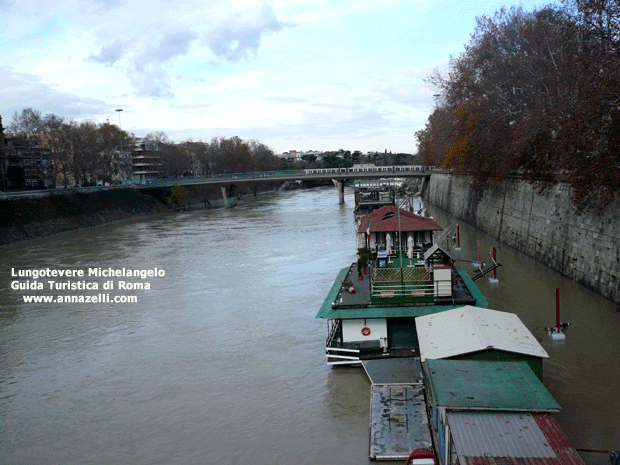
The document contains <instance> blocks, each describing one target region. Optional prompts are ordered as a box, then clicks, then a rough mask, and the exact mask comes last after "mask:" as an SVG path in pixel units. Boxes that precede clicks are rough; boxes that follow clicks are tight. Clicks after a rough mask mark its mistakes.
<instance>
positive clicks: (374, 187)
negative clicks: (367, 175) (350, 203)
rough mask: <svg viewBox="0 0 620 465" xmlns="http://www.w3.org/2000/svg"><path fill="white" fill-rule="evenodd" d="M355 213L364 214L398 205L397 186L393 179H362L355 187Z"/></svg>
mask: <svg viewBox="0 0 620 465" xmlns="http://www.w3.org/2000/svg"><path fill="white" fill-rule="evenodd" d="M354 197H355V213H358V214H364V213H368V212H372V211H374V210H376V209H378V208H381V207H384V206H387V205H395V204H396V184H395V183H394V180H392V179H374V180H367V179H362V180H359V181H357V182H356V183H355V185H354Z"/></svg>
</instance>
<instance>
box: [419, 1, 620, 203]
mask: <svg viewBox="0 0 620 465" xmlns="http://www.w3.org/2000/svg"><path fill="white" fill-rule="evenodd" d="M428 81H429V83H430V84H431V85H432V86H433V88H434V90H435V92H436V94H435V97H436V99H437V100H436V107H435V109H434V111H433V112H432V114H431V115H430V116H429V118H428V121H427V123H426V126H425V127H424V128H423V129H422V130H420V131H418V132H417V133H416V138H417V140H418V144H419V151H418V156H419V157H420V158H421V159H422V160H423V163H424V164H427V165H434V166H442V167H444V168H448V169H452V170H454V171H455V172H457V173H459V174H466V175H470V176H472V178H473V186H474V189H475V190H476V191H478V192H479V193H482V192H484V191H485V190H486V189H492V188H494V187H496V186H497V185H498V184H499V183H500V182H501V181H503V180H504V179H505V178H506V177H507V176H508V175H509V174H511V173H514V172H519V173H520V174H521V175H522V176H523V177H524V178H526V179H528V180H530V181H531V182H533V183H536V184H537V185H538V186H540V187H541V188H544V187H545V186H547V185H548V184H549V183H550V182H553V181H563V182H566V183H567V184H568V185H569V186H570V188H571V190H572V196H573V203H574V207H575V210H576V211H577V212H580V211H584V210H588V209H598V210H601V209H603V208H604V207H605V206H607V205H608V204H609V203H610V202H611V201H612V200H613V199H614V196H615V195H616V193H617V192H618V190H619V189H620V98H619V96H620V6H619V4H618V2H615V1H606V0H604V1H600V0H565V1H564V3H562V4H561V5H560V6H549V7H545V8H543V9H541V10H536V11H533V12H526V11H524V10H523V9H521V8H513V9H510V10H504V9H503V10H501V11H499V12H498V13H496V15H495V16H494V17H493V18H487V17H482V18H479V20H478V25H477V27H476V29H475V31H474V32H473V34H472V36H471V41H470V42H469V43H468V44H467V45H466V47H465V51H464V53H462V54H461V55H460V56H458V57H456V58H453V59H452V60H451V62H450V66H449V69H448V70H447V72H446V73H444V74H441V73H439V72H435V73H434V74H433V75H432V76H430V77H429V79H428Z"/></svg>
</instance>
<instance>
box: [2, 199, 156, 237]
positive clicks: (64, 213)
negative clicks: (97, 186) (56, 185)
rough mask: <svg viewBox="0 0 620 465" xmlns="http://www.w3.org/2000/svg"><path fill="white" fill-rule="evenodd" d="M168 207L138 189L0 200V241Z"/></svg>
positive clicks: (90, 224)
mask: <svg viewBox="0 0 620 465" xmlns="http://www.w3.org/2000/svg"><path fill="white" fill-rule="evenodd" d="M165 209H167V208H166V207H165V206H164V205H163V204H162V203H161V202H158V201H157V200H156V199H154V198H153V197H151V196H149V195H145V194H142V193H141V192H140V191H138V190H135V189H114V190H102V191H96V192H89V193H73V194H55V195H50V196H47V197H34V198H18V199H3V200H0V245H2V244H9V243H12V242H18V241H23V240H27V239H35V238H38V237H43V236H49V235H52V234H57V233H60V232H64V231H70V230H74V229H79V228H85V227H89V226H95V225H98V224H103V223H109V222H112V221H118V220H123V219H126V218H131V217H133V216H137V215H141V214H145V213H154V212H158V211H162V210H165Z"/></svg>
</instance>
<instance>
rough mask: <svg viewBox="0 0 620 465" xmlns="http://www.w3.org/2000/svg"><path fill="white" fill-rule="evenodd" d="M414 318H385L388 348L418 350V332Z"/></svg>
mask: <svg viewBox="0 0 620 465" xmlns="http://www.w3.org/2000/svg"><path fill="white" fill-rule="evenodd" d="M415 328H416V326H415V318H413V317H409V318H389V319H388V320H387V331H388V345H389V347H390V349H410V350H411V349H415V350H418V349H419V348H420V345H419V343H418V333H417V332H416V329H415Z"/></svg>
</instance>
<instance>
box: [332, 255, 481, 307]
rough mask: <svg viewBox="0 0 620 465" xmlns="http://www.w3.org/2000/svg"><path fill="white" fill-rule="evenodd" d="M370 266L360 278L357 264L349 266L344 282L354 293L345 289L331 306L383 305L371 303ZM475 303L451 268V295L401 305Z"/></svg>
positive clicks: (456, 272) (467, 289) (462, 281)
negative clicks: (424, 301) (430, 302)
mask: <svg viewBox="0 0 620 465" xmlns="http://www.w3.org/2000/svg"><path fill="white" fill-rule="evenodd" d="M371 274H372V268H371V267H370V266H369V268H368V272H367V273H366V274H364V275H362V280H361V281H360V280H359V279H358V273H357V264H355V263H354V264H352V265H351V267H350V268H349V272H348V273H347V275H346V277H345V279H344V282H347V281H350V282H351V284H352V286H353V288H354V289H355V293H350V292H347V291H344V292H341V293H340V294H339V295H338V298H337V299H336V301H335V302H334V304H335V305H334V306H333V308H359V307H383V306H386V305H385V304H372V303H371V295H370V292H371V279H370V276H371ZM459 304H460V305H476V298H475V297H474V296H473V295H472V293H471V292H470V290H469V288H468V287H467V285H466V284H465V281H464V279H463V277H462V276H461V274H460V273H459V272H458V271H457V270H456V269H454V268H453V269H452V295H451V296H449V297H439V296H437V297H435V302H434V303H433V304H428V303H426V304H415V303H407V304H403V306H407V307H414V306H418V305H459Z"/></svg>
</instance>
